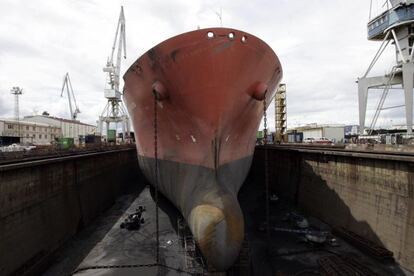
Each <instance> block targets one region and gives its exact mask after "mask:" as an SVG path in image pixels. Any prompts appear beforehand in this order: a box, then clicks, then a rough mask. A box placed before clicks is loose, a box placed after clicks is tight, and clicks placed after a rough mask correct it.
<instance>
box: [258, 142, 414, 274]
mask: <svg viewBox="0 0 414 276" xmlns="http://www.w3.org/2000/svg"><path fill="white" fill-rule="evenodd" d="M267 154H268V160H269V163H268V164H269V167H268V171H269V178H270V187H271V190H272V191H273V192H275V193H277V194H278V195H279V196H283V197H285V198H289V199H291V200H293V201H295V202H296V203H297V204H298V205H299V206H300V207H302V209H303V210H304V212H307V213H308V214H310V215H313V216H315V217H318V218H319V219H321V220H323V221H325V222H326V223H328V224H329V225H331V226H343V227H345V228H347V229H349V230H351V231H353V232H356V233H358V234H360V235H362V236H364V237H366V238H367V239H370V240H372V241H374V242H376V243H378V244H381V245H383V246H384V247H386V248H387V249H389V250H391V251H392V252H393V253H394V256H395V258H396V260H397V261H398V262H399V263H400V264H401V265H402V266H403V267H405V268H407V269H409V270H411V271H414V186H413V185H414V184H413V179H414V162H413V158H398V157H391V158H392V160H391V158H389V157H387V156H382V155H379V154H377V155H375V154H374V155H373V154H354V153H352V152H349V153H343V152H341V153H337V152H329V151H325V152H312V151H306V150H292V149H287V148H283V147H273V148H269V149H268V153H267ZM263 160H264V149H263V148H257V149H256V153H255V159H254V162H253V167H252V171H253V173H254V174H256V177H257V176H263V175H264V162H263ZM259 179H260V178H259ZM263 182H264V181H263V178H262V179H261V183H263Z"/></svg>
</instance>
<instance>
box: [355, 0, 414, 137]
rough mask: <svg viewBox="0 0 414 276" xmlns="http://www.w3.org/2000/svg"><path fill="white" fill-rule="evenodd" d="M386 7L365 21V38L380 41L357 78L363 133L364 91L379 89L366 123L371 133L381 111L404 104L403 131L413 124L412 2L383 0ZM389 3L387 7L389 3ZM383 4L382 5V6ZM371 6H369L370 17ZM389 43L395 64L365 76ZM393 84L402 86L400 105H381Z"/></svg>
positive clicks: (410, 131)
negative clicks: (393, 48)
mask: <svg viewBox="0 0 414 276" xmlns="http://www.w3.org/2000/svg"><path fill="white" fill-rule="evenodd" d="M386 4H387V10H386V11H385V12H382V13H381V14H379V15H377V16H376V17H374V18H373V19H371V20H370V21H369V22H368V40H371V41H382V44H381V46H380V47H379V49H378V51H377V53H376V54H375V56H374V58H373V60H372V61H371V64H370V65H369V66H368V69H367V71H366V72H365V74H364V75H363V76H362V77H361V78H358V102H359V125H360V132H361V134H364V128H365V116H366V111H367V101H368V90H369V89H371V88H373V89H382V90H383V92H382V95H381V98H380V100H379V102H378V105H377V108H376V111H375V114H374V117H373V118H372V121H371V124H370V126H369V132H368V133H369V134H372V131H373V129H374V128H375V125H376V123H377V120H378V117H379V115H380V113H381V111H382V110H385V109H391V108H399V107H405V117H406V124H407V134H411V133H412V126H413V86H414V84H413V82H414V59H413V57H414V51H413V42H414V40H413V39H412V38H413V37H414V28H413V26H414V25H413V20H414V2H413V1H412V0H389V1H386ZM389 4H391V6H389ZM383 7H385V4H384V5H383ZM371 10H372V5H371V7H370V16H371ZM390 42H392V43H393V44H394V45H395V55H396V63H395V64H394V65H393V66H392V67H391V70H390V71H389V73H387V74H385V75H383V76H374V77H368V74H369V73H370V72H371V70H372V68H373V67H374V65H375V64H376V62H377V61H378V60H379V58H380V57H381V55H382V53H383V52H384V50H385V49H386V47H387V46H388V45H389V44H390ZM396 85H401V86H399V88H400V89H401V88H402V89H404V100H405V104H404V105H397V106H390V107H384V102H385V99H386V97H387V95H388V92H389V91H390V90H391V89H395V88H396V87H395V86H396Z"/></svg>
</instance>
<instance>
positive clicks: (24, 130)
mask: <svg viewBox="0 0 414 276" xmlns="http://www.w3.org/2000/svg"><path fill="white" fill-rule="evenodd" d="M61 136H62V131H61V128H60V127H57V126H52V125H48V124H44V123H37V122H29V121H16V120H11V119H0V145H2V146H7V145H10V144H13V143H16V144H18V143H22V144H34V145H50V144H51V143H52V142H53V141H54V140H55V138H58V137H61Z"/></svg>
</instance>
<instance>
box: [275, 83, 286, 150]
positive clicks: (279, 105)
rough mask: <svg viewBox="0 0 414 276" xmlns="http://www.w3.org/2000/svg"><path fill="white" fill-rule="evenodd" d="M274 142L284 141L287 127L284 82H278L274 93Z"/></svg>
mask: <svg viewBox="0 0 414 276" xmlns="http://www.w3.org/2000/svg"><path fill="white" fill-rule="evenodd" d="M275 128H276V133H275V135H276V136H275V142H276V143H281V142H285V139H284V137H285V134H286V129H287V108H286V84H284V83H282V84H279V87H278V89H277V90H276V95H275Z"/></svg>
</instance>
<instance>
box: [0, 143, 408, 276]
mask: <svg viewBox="0 0 414 276" xmlns="http://www.w3.org/2000/svg"><path fill="white" fill-rule="evenodd" d="M265 151H267V154H268V160H269V162H268V164H267V170H268V173H269V183H268V184H269V188H270V191H269V193H270V194H275V195H276V197H275V199H274V200H273V201H272V202H271V203H270V217H269V221H270V226H271V228H272V230H271V237H270V239H269V238H268V237H267V235H266V231H264V229H266V223H265V222H266V221H267V218H266V212H265V209H266V204H265V196H264V195H265V185H264V184H265V182H264V169H265V168H266V166H265V164H264V162H263V161H264V154H265ZM413 160H414V158H413V156H412V155H411V154H409V153H397V154H395V153H390V154H388V153H373V152H369V151H368V152H365V151H347V150H343V149H335V148H305V147H297V146H296V147H290V146H268V147H267V148H265V147H258V148H257V149H256V153H255V158H254V162H253V166H252V170H251V172H250V175H249V177H248V179H247V180H246V182H245V184H244V185H243V187H242V189H241V191H240V193H239V200H240V203H241V207H242V209H243V213H244V216H245V220H246V241H245V246H244V249H243V250H242V253H241V256H240V258H239V260H238V262H237V263H236V264H235V266H234V267H233V268H232V269H231V271H228V272H227V275H321V274H322V273H324V271H325V270H324V269H329V268H330V267H331V268H332V267H339V268H340V269H342V273H345V272H346V271H348V272H349V271H359V273H360V274H361V275H412V274H411V272H410V270H411V271H413V270H414V267H413V261H412V260H413V259H414V255H413V251H412V248H413V247H414V246H413V239H414V236H413V233H414V228H413V225H414V223H413V221H414V218H413V183H412V179H413V167H412V166H413ZM0 191H1V193H0V207H1V209H0V252H8V253H7V254H0V274H1V275H38V274H40V273H45V275H47V276H49V275H68V274H70V273H72V272H74V274H75V275H122V274H124V275H131V273H132V274H133V275H136V274H139V273H141V274H142V273H144V274H147V275H208V273H207V265H206V264H205V263H204V261H203V259H202V258H201V256H200V254H199V252H198V251H197V249H196V248H195V246H194V243H193V240H192V239H191V235H189V232H188V231H187V230H186V228H185V224H184V223H183V222H182V219H181V217H180V216H179V212H177V210H176V209H175V208H174V207H173V206H172V205H171V204H170V203H169V202H168V201H167V200H165V199H164V198H161V200H160V201H159V204H160V209H159V210H160V212H159V214H160V216H159V222H160V236H159V238H160V256H161V258H160V265H158V266H154V261H155V231H154V230H155V202H154V199H153V193H151V190H150V189H149V188H148V187H147V182H146V181H145V179H143V178H142V177H141V175H140V174H139V169H138V166H137V162H136V152H135V149H133V148H131V149H118V150H114V149H111V150H106V151H99V152H87V153H84V154H77V155H72V156H70V155H68V156H61V157H59V156H55V157H52V156H48V157H45V158H43V159H37V160H24V161H20V162H11V163H10V162H9V163H7V164H3V165H0ZM139 205H143V206H145V207H146V211H145V212H144V214H143V217H144V219H145V222H144V223H143V224H142V225H141V227H140V228H139V229H136V230H131V231H129V230H126V229H121V227H120V224H121V223H122V222H123V221H124V220H125V218H126V217H127V216H128V214H131V213H133V212H134V211H135V210H136V209H137V208H138V206H139ZM111 206H112V207H111ZM108 208H109V209H108ZM105 210H106V211H105ZM291 212H295V213H298V214H301V215H302V216H303V217H306V218H307V220H308V221H309V224H310V227H311V229H313V230H318V231H319V230H323V231H327V232H330V233H332V235H331V236H330V237H331V238H335V239H336V241H337V244H330V243H325V244H323V245H317V244H314V243H311V242H309V241H306V240H304V238H303V237H304V235H303V234H299V233H295V232H286V231H285V232H283V231H280V229H291V230H292V229H293V228H295V227H294V226H293V225H292V223H291V222H289V221H288V220H286V214H289V213H291ZM335 227H344V228H345V229H347V230H348V231H351V232H352V233H355V234H357V235H358V237H360V239H361V240H362V241H363V243H362V244H369V241H371V242H374V244H375V245H377V246H379V247H383V248H384V249H386V250H389V251H391V252H392V253H393V258H394V259H395V262H392V260H390V259H392V258H389V259H387V260H385V261H384V260H378V258H377V257H375V256H373V255H372V254H370V252H369V250H368V251H367V248H369V246H368V247H367V246H366V247H365V248H364V247H363V246H361V243H359V244H358V243H355V242H352V240H349V239H348V240H347V239H346V238H343V236H341V235H337V233H335V232H333V231H332V230H333V228H335ZM278 229H279V230H278ZM371 247H372V245H371ZM371 253H372V252H371ZM361 271H362V272H361ZM336 273H337V274H336V275H346V274H340V273H338V272H336ZM210 274H211V273H210ZM213 275H214V274H213Z"/></svg>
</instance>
